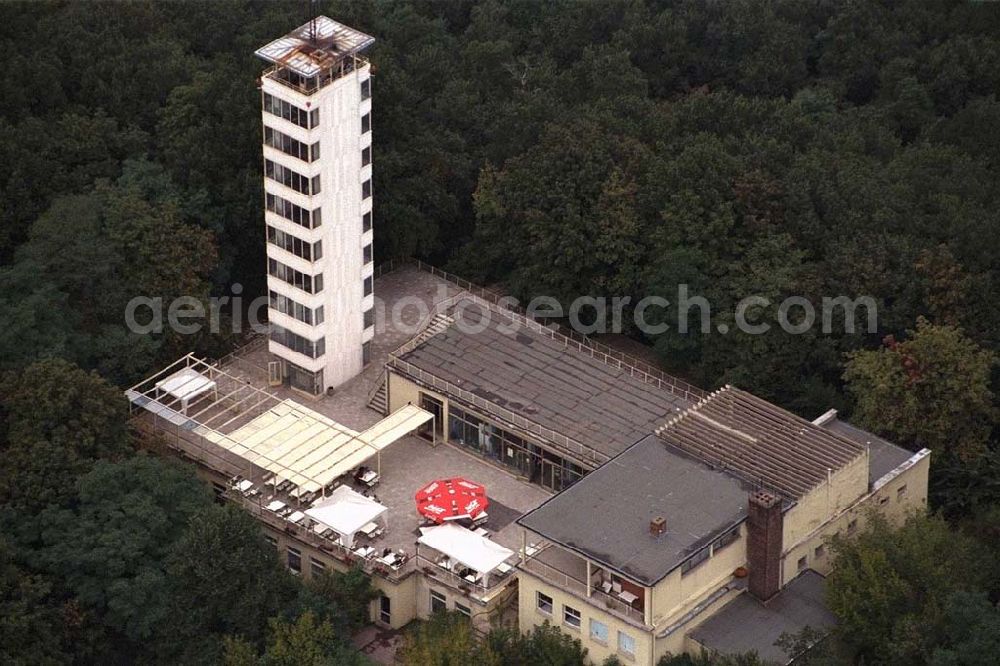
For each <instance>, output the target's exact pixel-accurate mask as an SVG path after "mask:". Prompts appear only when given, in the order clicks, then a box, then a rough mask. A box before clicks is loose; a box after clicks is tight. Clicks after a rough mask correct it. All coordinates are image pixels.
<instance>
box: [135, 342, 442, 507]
mask: <svg viewBox="0 0 1000 666" xmlns="http://www.w3.org/2000/svg"><path fill="white" fill-rule="evenodd" d="M178 366H180V367H178ZM209 391H211V392H212V394H213V399H212V401H211V402H210V403H208V404H201V403H198V411H197V412H196V413H194V414H190V415H189V414H188V413H187V406H188V404H187V403H188V402H189V401H190V402H192V405H193V404H194V403H193V399H194V398H197V397H198V396H200V395H204V394H205V393H206V392H209ZM126 396H128V399H129V401H130V402H131V403H132V404H133V405H134V406H135V407H136V408H141V409H143V410H145V411H147V412H149V413H150V414H152V415H153V417H154V418H155V419H156V420H157V421H160V422H161V423H162V422H164V421H165V422H167V423H169V424H171V425H172V426H175V427H176V428H177V430H176V431H175V433H176V434H178V436H179V435H180V434H182V433H181V431H185V432H187V433H190V434H191V436H192V437H198V438H199V439H198V440H197V441H195V440H192V442H191V443H192V445H193V446H194V447H195V449H196V450H195V451H193V452H192V455H193V456H194V457H195V458H196V459H197V460H200V461H204V462H206V464H218V465H220V466H222V467H224V468H225V471H226V473H228V474H239V475H243V476H253V475H257V474H259V472H260V470H264V471H266V472H268V473H269V474H270V477H271V478H270V479H268V481H271V480H273V481H274V482H275V485H278V484H281V483H284V482H286V481H287V482H290V483H291V484H294V487H293V488H291V489H289V493H290V494H291V495H293V496H297V497H302V495H304V494H308V493H320V492H323V491H324V489H326V488H328V487H330V485H331V484H332V483H333V482H334V481H335V480H336V479H337V478H339V477H341V476H343V475H345V474H348V473H350V472H351V471H352V470H354V469H355V468H357V467H359V466H360V465H363V464H364V463H366V462H367V461H369V460H371V459H372V458H376V459H377V457H378V456H379V454H380V452H381V451H382V449H384V448H385V447H387V446H389V445H390V444H392V443H393V442H395V441H396V440H397V439H399V438H400V437H403V436H405V435H407V434H409V433H410V432H412V431H413V430H414V429H416V428H418V427H420V426H421V425H423V424H425V423H427V422H428V421H430V420H432V419H433V418H434V415H433V414H431V413H430V412H428V411H425V410H423V409H420V408H419V407H416V406H414V405H406V406H404V407H402V408H400V409H398V410H396V411H395V412H393V413H392V414H390V415H389V416H387V417H385V418H384V419H382V420H380V421H379V422H377V423H375V424H374V425H372V426H371V427H370V428H368V429H366V430H365V431H364V432H360V433H359V432H357V431H355V430H352V429H351V428H348V427H347V426H345V425H343V424H340V423H337V422H336V421H334V420H333V419H331V418H329V417H327V416H325V415H324V414H321V413H320V412H317V411H316V410H314V409H310V408H308V407H305V406H304V405H301V404H299V403H298V402H295V401H294V400H288V399H283V398H281V397H280V396H278V395H276V394H273V393H271V392H269V391H266V390H264V389H261V388H258V387H256V386H253V385H252V383H251V382H250V381H248V380H247V379H246V377H244V376H239V375H233V374H230V373H228V372H226V371H225V370H223V369H222V368H220V367H218V366H217V365H210V364H208V363H206V362H205V361H202V360H199V359H197V358H195V357H194V356H193V355H191V354H188V355H187V356H184V357H183V358H181V359H179V360H177V361H176V362H174V363H173V364H171V365H170V366H169V367H167V368H164V369H163V370H161V371H160V372H158V373H156V374H155V375H153V376H152V377H148V378H147V379H145V380H143V381H142V382H139V383H138V384H136V385H135V386H133V387H132V388H131V389H129V390H128V391H126ZM178 401H180V402H181V404H182V405H183V413H181V412H179V411H177V402H178ZM185 437H186V435H185ZM202 442H204V443H207V444H208V445H209V446H208V447H202V446H201V443H202ZM229 454H232V455H229ZM244 463H249V466H250V468H249V469H248V468H247V467H246V466H244ZM254 468H256V469H254ZM237 470H238V471H237Z"/></svg>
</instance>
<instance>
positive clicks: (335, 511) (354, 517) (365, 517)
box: [306, 486, 389, 548]
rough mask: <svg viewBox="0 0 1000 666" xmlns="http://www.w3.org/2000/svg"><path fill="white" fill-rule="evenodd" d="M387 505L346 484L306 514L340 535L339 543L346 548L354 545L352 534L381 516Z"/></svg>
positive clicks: (386, 509)
mask: <svg viewBox="0 0 1000 666" xmlns="http://www.w3.org/2000/svg"><path fill="white" fill-rule="evenodd" d="M388 510H389V509H388V507H385V506H382V505H381V504H379V503H378V502H376V501H375V500H373V499H370V498H368V497H365V496H364V495H362V494H360V493H358V492H355V491H354V490H352V489H351V488H349V487H348V486H340V487H339V488H337V489H336V490H334V491H333V492H332V493H331V494H330V496H329V498H328V499H327V500H325V501H323V502H320V503H318V504H315V505H313V507H312V508H311V509H307V510H306V515H307V516H309V517H310V518H312V519H313V520H315V521H317V522H320V523H322V524H324V525H326V526H327V527H329V528H330V529H332V530H333V531H334V532H336V533H337V534H339V535H340V536H341V543H342V544H344V545H345V546H347V547H348V548H350V547H352V546H353V545H354V535H355V533H356V532H357V531H358V530H360V529H361V528H362V527H364V526H365V525H367V524H368V523H370V522H372V521H374V520H376V519H378V518H381V517H382V516H384V515H385V512H386V511H388Z"/></svg>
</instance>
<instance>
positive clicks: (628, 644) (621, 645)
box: [618, 631, 635, 658]
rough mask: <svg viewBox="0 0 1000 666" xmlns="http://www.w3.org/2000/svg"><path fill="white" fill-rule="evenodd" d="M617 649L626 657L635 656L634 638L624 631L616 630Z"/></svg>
mask: <svg viewBox="0 0 1000 666" xmlns="http://www.w3.org/2000/svg"><path fill="white" fill-rule="evenodd" d="M618 651H619V652H620V653H622V654H623V655H625V656H626V657H632V658H634V657H635V639H634V638H632V637H631V636H629V635H628V634H626V633H625V632H624V631H619V632H618Z"/></svg>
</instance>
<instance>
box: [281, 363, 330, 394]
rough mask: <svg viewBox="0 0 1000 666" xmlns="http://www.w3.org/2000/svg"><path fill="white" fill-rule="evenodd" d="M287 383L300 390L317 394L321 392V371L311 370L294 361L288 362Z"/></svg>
mask: <svg viewBox="0 0 1000 666" xmlns="http://www.w3.org/2000/svg"><path fill="white" fill-rule="evenodd" d="M288 384H289V385H290V386H293V387H294V388H297V389H299V390H300V391H305V392H306V393H311V394H312V395H319V394H320V393H322V392H323V371H322V370H317V371H316V372H311V371H309V370H306V369H305V368H300V367H299V366H297V365H295V364H294V363H288Z"/></svg>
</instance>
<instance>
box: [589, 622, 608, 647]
mask: <svg viewBox="0 0 1000 666" xmlns="http://www.w3.org/2000/svg"><path fill="white" fill-rule="evenodd" d="M590 639H591V640H594V641H597V642H598V643H601V644H602V645H607V644H608V625H606V624H604V623H603V622H601V621H599V620H593V619H592V620H591V621H590Z"/></svg>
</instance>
